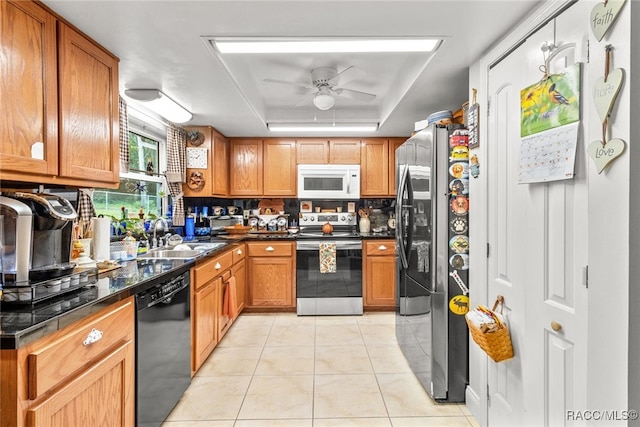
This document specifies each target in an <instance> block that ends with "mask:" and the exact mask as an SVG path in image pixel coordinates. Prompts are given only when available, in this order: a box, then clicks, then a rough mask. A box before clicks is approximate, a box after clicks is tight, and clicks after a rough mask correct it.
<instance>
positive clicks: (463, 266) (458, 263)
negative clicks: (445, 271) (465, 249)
mask: <svg viewBox="0 0 640 427" xmlns="http://www.w3.org/2000/svg"><path fill="white" fill-rule="evenodd" d="M449 264H450V265H451V267H453V268H455V269H456V270H468V269H469V255H467V254H455V255H452V256H451V258H449Z"/></svg>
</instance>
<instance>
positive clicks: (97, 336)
mask: <svg viewBox="0 0 640 427" xmlns="http://www.w3.org/2000/svg"><path fill="white" fill-rule="evenodd" d="M101 339H102V331H99V330H98V329H96V328H93V329H91V332H89V335H87V337H86V338H85V339H84V341H82V345H90V344H93V343H95V342H98V341H100V340H101Z"/></svg>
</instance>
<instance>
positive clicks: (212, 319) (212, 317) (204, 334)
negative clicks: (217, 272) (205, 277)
mask: <svg viewBox="0 0 640 427" xmlns="http://www.w3.org/2000/svg"><path fill="white" fill-rule="evenodd" d="M221 284H222V279H221V278H220V277H218V278H216V279H215V280H213V281H211V282H210V283H209V284H208V285H206V286H205V287H204V288H202V290H200V291H198V292H196V294H195V297H194V301H193V312H192V313H191V316H192V318H193V322H192V326H193V332H192V336H193V343H192V347H193V348H192V351H193V370H194V371H197V370H198V369H200V366H202V364H203V363H204V361H205V360H207V357H209V355H210V354H211V352H212V351H213V349H214V348H215V346H216V344H217V327H218V325H217V323H216V317H217V303H218V301H217V293H216V290H217V289H218V288H219V287H220V286H221Z"/></svg>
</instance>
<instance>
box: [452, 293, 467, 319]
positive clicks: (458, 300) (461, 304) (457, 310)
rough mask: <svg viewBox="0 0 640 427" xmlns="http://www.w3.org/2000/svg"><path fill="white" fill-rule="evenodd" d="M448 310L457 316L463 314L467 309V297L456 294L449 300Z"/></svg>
mask: <svg viewBox="0 0 640 427" xmlns="http://www.w3.org/2000/svg"><path fill="white" fill-rule="evenodd" d="M449 310H451V312H452V313H453V314H457V315H458V316H464V315H465V314H467V312H468V311H469V297H468V296H466V295H456V296H455V297H453V298H451V299H450V300H449Z"/></svg>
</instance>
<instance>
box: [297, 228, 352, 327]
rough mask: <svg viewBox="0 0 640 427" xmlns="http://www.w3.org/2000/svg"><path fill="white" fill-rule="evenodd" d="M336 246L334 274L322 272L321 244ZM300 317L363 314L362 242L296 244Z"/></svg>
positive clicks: (322, 241) (349, 240) (303, 241)
mask: <svg viewBox="0 0 640 427" xmlns="http://www.w3.org/2000/svg"><path fill="white" fill-rule="evenodd" d="M329 242H331V243H335V244H336V250H335V261H336V262H335V264H336V268H335V270H336V271H335V272H326V273H323V272H321V271H320V244H321V243H329ZM296 302H297V313H298V315H361V314H362V311H363V308H362V240H360V239H347V240H327V239H323V240H298V241H297V242H296Z"/></svg>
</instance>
